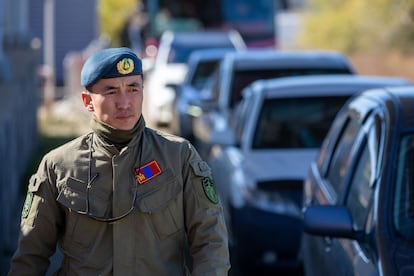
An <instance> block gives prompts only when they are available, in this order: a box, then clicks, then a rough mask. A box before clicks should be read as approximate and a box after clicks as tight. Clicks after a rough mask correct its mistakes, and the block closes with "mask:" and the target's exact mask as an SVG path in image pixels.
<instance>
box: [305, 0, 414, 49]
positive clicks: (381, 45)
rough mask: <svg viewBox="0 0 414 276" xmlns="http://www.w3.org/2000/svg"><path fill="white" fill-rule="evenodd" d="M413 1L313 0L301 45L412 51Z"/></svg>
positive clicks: (413, 33)
mask: <svg viewBox="0 0 414 276" xmlns="http://www.w3.org/2000/svg"><path fill="white" fill-rule="evenodd" d="M413 43H414V1H412V0H376V1H361V0H347V1H342V0H309V4H308V9H307V10H305V11H304V13H303V33H302V34H301V36H300V39H299V45H300V46H302V47H312V48H332V49H337V50H340V51H344V52H347V53H353V52H356V51H366V50H373V49H375V50H379V51H381V50H387V49H397V50H402V51H405V52H406V51H410V50H411V51H412V50H413V49H412V48H413V47H412V44H413Z"/></svg>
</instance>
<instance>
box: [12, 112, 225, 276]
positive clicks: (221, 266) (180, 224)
mask: <svg viewBox="0 0 414 276" xmlns="http://www.w3.org/2000/svg"><path fill="white" fill-rule="evenodd" d="M139 124H140V132H139V135H137V136H136V137H134V138H133V139H132V140H131V141H130V142H129V144H128V145H127V146H126V147H124V148H123V149H122V150H121V151H118V150H117V149H116V147H114V146H112V145H109V144H106V143H105V142H104V141H103V140H102V139H100V138H99V137H98V136H97V135H96V134H94V133H93V132H91V133H88V134H85V135H83V136H81V137H79V138H76V139H75V140H73V141H71V142H69V143H67V144H65V145H63V146H61V147H59V148H57V149H55V150H53V151H51V152H50V153H48V154H47V155H46V156H45V157H44V158H43V160H42V162H41V164H40V166H39V169H38V171H37V173H36V174H35V175H34V176H32V178H31V180H30V183H29V187H28V196H27V198H26V202H25V206H24V208H23V212H22V222H21V235H20V239H21V240H20V243H19V248H18V249H17V251H16V253H15V256H14V257H13V260H12V264H11V270H10V275H44V274H45V273H46V271H47V269H48V266H49V257H50V256H51V255H52V254H53V253H54V251H55V246H56V244H57V243H58V244H59V248H60V250H61V251H62V253H63V255H64V258H63V261H62V264H61V268H60V270H59V271H58V272H57V274H58V275H145V276H146V275H157V276H159V275H188V274H189V272H190V271H192V275H227V271H228V269H229V267H230V264H229V252H228V244H227V232H226V228H225V223H224V219H223V214H222V208H221V205H220V203H219V202H217V201H216V199H215V197H214V196H215V193H214V190H213V192H211V189H210V193H209V189H207V188H206V187H207V186H208V185H205V184H206V183H210V184H211V183H213V182H212V180H211V171H210V169H209V167H208V166H207V164H206V163H205V162H204V161H202V160H201V159H200V157H199V155H198V153H197V152H196V151H195V149H194V148H193V146H192V145H191V144H190V143H188V142H187V141H186V140H184V139H182V138H179V137H176V136H173V135H168V134H165V133H160V132H158V131H156V130H152V129H149V128H146V127H145V122H144V120H143V118H141V120H140V122H139ZM90 152H92V155H91V156H92V158H90ZM90 161H91V162H90ZM89 168H90V172H91V176H95V175H97V177H96V178H95V179H94V181H92V183H91V188H90V190H89V200H87V195H86V190H87V189H86V187H87V183H88V173H89ZM137 171H141V172H142V174H141V175H140V176H139V177H138V176H137V173H136V172H137ZM91 176H89V178H91ZM213 186H214V185H213ZM210 187H211V185H210ZM136 189H138V190H137V198H136V209H135V210H134V211H133V212H132V213H131V214H130V215H128V216H126V217H125V218H123V219H121V220H119V221H116V222H114V223H107V222H99V221H96V220H93V219H92V218H90V217H88V216H86V215H84V214H81V213H79V212H85V210H86V207H87V206H86V205H87V204H88V202H89V211H90V213H91V214H92V215H93V216H96V217H104V218H109V217H117V216H120V215H122V214H125V213H126V212H128V210H130V209H131V207H132V206H133V199H134V193H135V190H136ZM187 240H188V246H187V245H186V244H187V243H186V241H187ZM187 253H189V255H190V256H191V258H187V257H186V256H187Z"/></svg>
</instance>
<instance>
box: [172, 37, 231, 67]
mask: <svg viewBox="0 0 414 276" xmlns="http://www.w3.org/2000/svg"><path fill="white" fill-rule="evenodd" d="M212 48H222V49H234V45H233V42H231V39H230V37H225V38H223V37H217V38H213V37H212V38H211V41H209V42H207V41H206V42H204V43H202V41H198V43H197V42H194V43H191V42H190V41H187V42H186V43H181V42H178V41H177V42H173V43H172V45H171V50H170V52H169V54H168V63H187V61H188V58H189V56H190V54H191V53H192V52H193V51H195V50H203V49H212Z"/></svg>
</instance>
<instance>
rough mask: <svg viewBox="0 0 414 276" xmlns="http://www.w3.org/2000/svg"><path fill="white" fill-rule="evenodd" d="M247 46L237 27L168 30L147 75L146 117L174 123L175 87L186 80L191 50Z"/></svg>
mask: <svg viewBox="0 0 414 276" xmlns="http://www.w3.org/2000/svg"><path fill="white" fill-rule="evenodd" d="M245 47H246V46H245V43H244V41H243V39H242V38H241V36H240V34H239V33H238V32H236V31H198V32H172V31H166V32H164V33H163V35H162V36H161V39H160V44H159V47H158V52H157V55H156V57H155V61H154V64H153V68H152V69H150V70H149V71H148V72H147V75H148V76H146V78H147V79H146V82H145V86H146V91H147V92H146V94H145V98H144V101H145V102H144V105H145V112H146V114H145V116H146V118H147V119H148V120H149V122H152V123H153V124H155V125H169V124H170V122H171V120H172V116H173V115H172V114H173V102H174V99H175V93H176V92H175V90H176V89H177V87H178V86H179V85H181V83H182V82H183V80H184V76H185V74H186V72H187V61H188V57H189V55H190V54H191V52H193V51H194V50H198V49H208V48H231V49H244V48H245Z"/></svg>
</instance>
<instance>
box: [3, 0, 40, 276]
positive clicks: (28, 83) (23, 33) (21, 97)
mask: <svg viewBox="0 0 414 276" xmlns="http://www.w3.org/2000/svg"><path fill="white" fill-rule="evenodd" d="M29 1H30V0H0V160H1V161H0V164H1V165H0V217H1V224H0V252H1V253H2V254H1V255H0V275H5V273H6V272H7V270H8V267H9V259H10V257H11V254H12V253H13V251H14V249H15V246H16V239H17V235H18V223H19V219H20V211H21V207H22V202H21V201H22V197H23V196H24V195H23V194H24V193H25V191H22V183H21V181H22V178H23V175H24V173H25V170H26V167H27V165H28V161H29V159H30V157H31V154H32V153H33V152H34V149H35V148H36V144H37V120H36V109H37V102H38V101H37V99H38V95H39V88H40V80H39V78H38V77H37V72H36V70H37V68H38V65H39V51H40V48H39V43H37V42H36V40H32V39H31V38H32V37H31V35H30V31H29V21H28V2H29Z"/></svg>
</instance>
